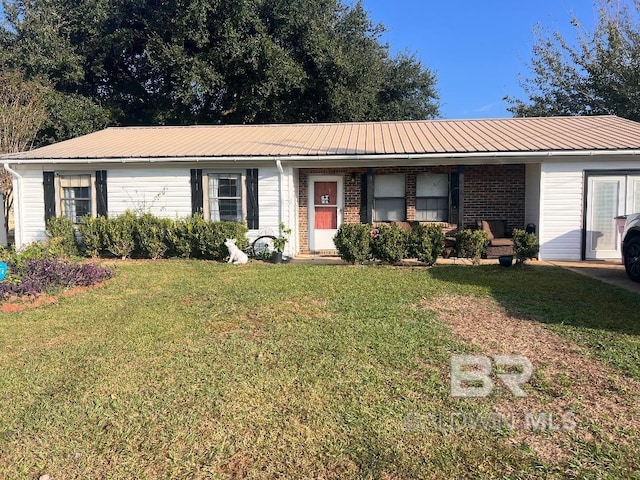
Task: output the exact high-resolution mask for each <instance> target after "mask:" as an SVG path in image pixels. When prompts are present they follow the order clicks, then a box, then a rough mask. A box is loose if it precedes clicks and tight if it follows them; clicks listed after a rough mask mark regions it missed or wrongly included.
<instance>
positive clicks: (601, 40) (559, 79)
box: [508, 0, 640, 120]
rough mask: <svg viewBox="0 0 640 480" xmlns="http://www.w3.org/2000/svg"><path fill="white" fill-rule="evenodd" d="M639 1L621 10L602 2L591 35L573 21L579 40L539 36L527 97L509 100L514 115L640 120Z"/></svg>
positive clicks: (557, 35) (615, 5)
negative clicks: (605, 117)
mask: <svg viewBox="0 0 640 480" xmlns="http://www.w3.org/2000/svg"><path fill="white" fill-rule="evenodd" d="M639 15H640V1H638V0H633V3H632V5H631V6H630V7H622V8H620V6H619V2H613V3H612V2H611V1H606V0H602V1H601V2H600V10H599V20H598V23H597V26H596V28H595V30H594V31H593V32H587V31H585V30H584V28H583V27H582V26H581V25H580V22H579V20H578V19H576V18H574V19H572V20H571V24H572V25H573V27H574V28H575V31H576V34H577V35H576V38H577V42H575V44H572V43H571V42H569V41H568V40H567V39H566V38H564V37H563V36H562V35H560V34H559V33H557V32H555V33H553V34H551V35H545V34H540V33H539V34H538V39H537V42H536V44H535V46H534V49H533V55H534V56H533V60H532V70H533V76H532V77H530V78H526V79H525V80H524V81H523V82H522V86H523V88H524V90H525V93H526V95H527V96H528V98H527V99H513V98H508V100H509V101H510V102H511V108H510V110H511V112H512V113H513V114H514V115H515V116H556V115H602V114H613V115H618V116H621V117H624V118H629V119H632V120H640V27H639V26H638V25H639V24H638V21H637V20H638V16H639Z"/></svg>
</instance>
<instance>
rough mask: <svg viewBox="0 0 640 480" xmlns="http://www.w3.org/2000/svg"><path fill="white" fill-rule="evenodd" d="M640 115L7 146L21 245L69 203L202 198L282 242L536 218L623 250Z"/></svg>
mask: <svg viewBox="0 0 640 480" xmlns="http://www.w3.org/2000/svg"><path fill="white" fill-rule="evenodd" d="M639 153H640V123H636V122H633V121H629V120H625V119H622V118H618V117H615V116H591V117H550V118H511V119H490V120H433V121H427V120H425V121H400V122H376V123H373V122H366V123H339V124H295V125H228V126H186V127H118V128H107V129H105V130H102V131H99V132H95V133H92V134H89V135H85V136H82V137H79V138H75V139H72V140H67V141H64V142H60V143H57V144H54V145H49V146H46V147H43V148H38V149H35V150H31V151H27V152H22V153H17V154H10V155H4V156H2V157H1V158H0V162H1V163H3V164H4V165H5V167H6V168H7V169H8V170H9V171H10V172H11V173H12V174H13V178H14V191H15V195H16V200H15V202H14V203H15V223H16V232H15V239H16V244H17V245H18V246H21V245H24V244H26V243H28V242H32V241H34V240H41V239H44V238H45V222H46V221H47V219H48V218H50V217H53V216H56V215H66V216H67V217H69V218H70V219H72V220H73V221H74V222H77V221H78V220H79V218H80V217H81V216H82V215H85V214H90V215H101V214H108V215H118V214H121V213H123V212H124V211H125V210H127V209H130V210H133V211H148V212H152V213H154V214H156V215H159V216H163V217H171V218H176V217H182V216H186V215H190V214H192V213H195V212H201V213H202V214H203V215H204V216H205V218H207V219H211V220H217V219H222V220H239V221H246V222H247V224H248V226H249V235H250V237H252V238H255V237H257V236H258V235H262V234H277V232H278V225H279V224H280V222H283V223H284V224H285V225H286V226H287V227H290V228H291V229H292V232H293V233H292V236H291V242H290V244H289V245H288V252H287V253H288V254H289V255H294V254H298V253H314V252H315V253H326V252H331V251H334V250H335V246H334V245H333V240H332V237H333V235H334V234H335V232H336V230H337V228H338V227H339V226H340V225H341V224H342V223H343V222H366V223H369V222H387V221H398V220H399V221H420V222H438V223H441V224H442V225H443V226H444V228H445V229H446V230H447V231H450V230H455V229H459V228H462V227H473V226H475V224H476V221H477V220H481V219H493V220H497V219H502V220H506V222H507V224H508V226H509V227H510V228H516V227H517V228H524V227H525V226H526V225H527V224H535V226H536V228H537V234H538V236H539V241H540V245H541V249H540V257H541V258H542V259H544V260H581V259H618V258H620V246H619V234H618V232H617V230H616V226H615V222H614V220H613V219H614V217H615V216H617V215H621V214H626V213H631V212H634V211H640V156H639V155H638V154H639Z"/></svg>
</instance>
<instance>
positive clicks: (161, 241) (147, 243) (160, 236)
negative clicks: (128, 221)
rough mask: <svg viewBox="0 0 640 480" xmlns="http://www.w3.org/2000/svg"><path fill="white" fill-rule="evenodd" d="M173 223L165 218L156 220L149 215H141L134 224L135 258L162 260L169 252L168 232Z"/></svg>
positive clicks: (156, 218)
mask: <svg viewBox="0 0 640 480" xmlns="http://www.w3.org/2000/svg"><path fill="white" fill-rule="evenodd" d="M173 224H174V222H173V221H172V220H169V219H166V218H158V217H156V216H154V215H152V214H150V213H143V214H141V215H140V216H139V217H137V218H136V222H135V234H134V240H135V256H138V257H141V258H151V259H153V260H155V259H158V258H164V257H165V254H166V252H167V250H169V247H170V243H169V237H170V235H169V230H170V229H171V228H172V227H173Z"/></svg>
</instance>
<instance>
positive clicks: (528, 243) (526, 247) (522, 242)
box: [513, 228, 540, 263]
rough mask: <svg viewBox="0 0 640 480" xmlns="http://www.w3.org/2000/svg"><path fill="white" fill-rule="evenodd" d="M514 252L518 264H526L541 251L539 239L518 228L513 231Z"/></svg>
mask: <svg viewBox="0 0 640 480" xmlns="http://www.w3.org/2000/svg"><path fill="white" fill-rule="evenodd" d="M513 250H514V252H515V254H516V260H517V262H518V263H524V262H525V260H528V259H529V258H535V257H537V256H538V252H539V251H540V244H539V243H538V238H537V237H536V235H535V234H534V233H527V232H526V231H524V230H520V229H517V228H516V229H515V230H514V231H513Z"/></svg>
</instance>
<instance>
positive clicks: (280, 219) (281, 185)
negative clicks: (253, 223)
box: [276, 159, 284, 227]
mask: <svg viewBox="0 0 640 480" xmlns="http://www.w3.org/2000/svg"><path fill="white" fill-rule="evenodd" d="M276 167H278V172H279V173H280V176H279V178H278V187H279V188H278V190H279V193H280V208H279V214H278V227H279V226H280V224H281V223H284V192H283V189H284V169H283V168H282V162H281V161H280V159H277V160H276Z"/></svg>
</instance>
